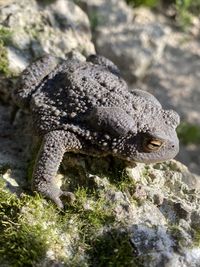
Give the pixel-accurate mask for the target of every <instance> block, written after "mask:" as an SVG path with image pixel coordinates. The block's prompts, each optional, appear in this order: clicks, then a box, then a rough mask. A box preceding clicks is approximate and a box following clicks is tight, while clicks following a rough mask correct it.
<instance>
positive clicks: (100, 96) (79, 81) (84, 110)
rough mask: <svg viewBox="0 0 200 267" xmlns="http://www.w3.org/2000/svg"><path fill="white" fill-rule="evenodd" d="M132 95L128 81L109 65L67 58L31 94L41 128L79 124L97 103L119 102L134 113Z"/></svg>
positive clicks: (98, 105) (32, 105) (32, 107)
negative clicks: (108, 66) (111, 69)
mask: <svg viewBox="0 0 200 267" xmlns="http://www.w3.org/2000/svg"><path fill="white" fill-rule="evenodd" d="M132 97H133V96H132V95H131V94H130V93H129V92H128V88H127V85H126V83H125V81H124V80H123V79H122V78H120V77H119V75H118V74H116V73H115V72H112V71H110V70H109V69H108V68H107V67H106V66H103V65H97V64H93V63H91V62H79V61H75V60H67V61H65V62H64V63H62V64H61V65H59V67H57V68H56V69H55V70H54V71H52V72H51V73H50V74H49V75H48V76H46V77H45V79H43V81H42V82H41V83H40V84H39V86H38V87H37V89H36V90H35V92H34V93H33V94H32V97H31V110H32V113H33V117H34V121H35V123H36V125H37V128H38V129H39V130H40V131H48V129H50V130H52V129H62V128H63V127H64V126H65V128H66V127H67V124H69V123H71V124H76V123H78V122H79V123H80V121H82V118H83V117H84V116H85V115H87V114H89V113H90V111H91V110H93V109H94V108H95V107H100V106H101V107H112V106H116V107H119V108H121V109H123V110H124V111H125V112H127V113H131V112H132V110H133V107H132Z"/></svg>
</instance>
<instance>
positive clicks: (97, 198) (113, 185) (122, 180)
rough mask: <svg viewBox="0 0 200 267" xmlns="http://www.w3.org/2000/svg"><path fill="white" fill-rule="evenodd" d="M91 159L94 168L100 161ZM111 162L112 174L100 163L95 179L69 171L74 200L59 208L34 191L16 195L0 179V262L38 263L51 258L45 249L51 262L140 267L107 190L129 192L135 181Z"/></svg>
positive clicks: (110, 194)
mask: <svg viewBox="0 0 200 267" xmlns="http://www.w3.org/2000/svg"><path fill="white" fill-rule="evenodd" d="M91 162H92V161H90V160H89V161H88V164H89V166H92V168H94V169H95V170H96V167H97V166H96V164H97V165H98V164H100V163H99V162H97V163H96V161H94V162H95V163H94V164H91ZM106 162H107V161H106ZM79 164H80V162H79ZM86 165H87V163H86ZM101 165H102V166H103V164H102V163H101ZM80 166H82V164H80V165H79V167H80ZM113 166H114V167H113V168H116V166H118V168H116V170H115V172H113V170H111V169H112V168H111V169H110V170H109V171H108V173H109V174H110V176H107V175H106V170H107V167H108V166H107V164H105V165H104V167H105V172H104V171H103V174H102V175H101V176H100V175H99V176H100V177H102V179H100V178H98V179H99V180H95V179H96V178H95V177H96V176H95V174H94V176H92V177H93V178H89V177H85V178H83V177H82V180H81V178H80V179H78V178H76V179H74V176H73V175H72V177H69V180H70V179H74V181H73V184H72V188H73V192H74V194H75V196H76V199H75V201H74V202H73V203H71V204H70V203H66V204H65V210H64V211H59V210H58V209H57V208H56V206H55V205H54V204H53V203H52V202H51V201H46V200H44V199H43V198H41V197H40V196H39V195H35V196H28V195H26V194H23V195H21V196H20V197H17V196H16V195H13V194H11V193H10V192H8V191H6V190H5V185H4V184H3V183H1V184H0V221H1V222H0V231H1V239H0V264H5V265H8V266H16V267H18V266H36V265H38V264H39V266H40V265H41V266H43V265H42V264H43V263H44V262H45V264H46V263H49V262H50V259H48V257H47V254H48V252H49V251H50V252H53V257H54V262H57V263H58V264H61V263H62V264H63V266H70V267H79V266H81V267H82V266H86V267H87V266H88V267H89V266H94V265H95V266H134V267H135V266H140V265H139V260H138V259H137V257H136V256H135V255H134V252H133V248H132V246H131V244H130V241H129V234H128V230H126V225H125V222H123V221H121V222H120V221H119V220H116V208H117V206H118V205H119V203H117V202H118V201H117V200H116V201H113V200H112V194H114V193H115V192H119V190H122V191H123V192H129V194H131V193H132V191H133V190H134V182H133V181H131V180H130V179H129V178H128V176H127V175H126V173H125V172H124V171H123V168H121V167H122V166H121V164H119V163H118V164H117V165H116V164H114V165H113ZM120 166H121V167H120ZM73 168H74V169H76V168H75V167H73ZM81 168H83V167H81ZM98 169H99V168H98ZM78 173H79V172H78V171H76V172H75V173H74V175H75V174H76V175H77V174H78ZM79 174H80V173H79ZM83 174H84V172H81V175H83ZM111 174H112V175H111ZM70 175H71V173H70ZM115 175H116V176H115ZM114 176H115V178H116V180H115V179H114ZM98 183H100V184H98ZM79 184H81V186H80V185H79ZM130 198H131V196H130ZM119 201H121V200H119ZM108 229H109V230H108ZM121 229H124V230H123V231H122V230H121ZM107 230H108V231H107ZM136 263H137V264H136Z"/></svg>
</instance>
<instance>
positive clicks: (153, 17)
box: [0, 0, 200, 175]
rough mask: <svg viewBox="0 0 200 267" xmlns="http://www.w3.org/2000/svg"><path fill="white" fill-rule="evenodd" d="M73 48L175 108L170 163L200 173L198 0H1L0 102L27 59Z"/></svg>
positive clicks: (199, 22)
mask: <svg viewBox="0 0 200 267" xmlns="http://www.w3.org/2000/svg"><path fill="white" fill-rule="evenodd" d="M72 50H78V51H79V52H81V53H82V54H83V55H85V56H87V55H89V54H91V53H95V51H96V52H97V53H99V54H102V55H104V56H106V57H108V58H110V59H111V60H112V61H113V62H115V63H116V64H117V65H118V66H119V68H120V69H121V71H122V75H123V77H124V78H125V79H126V81H127V82H128V83H129V86H130V88H140V89H142V90H147V91H148V92H150V93H153V94H154V95H155V96H156V97H157V98H158V99H159V101H160V102H161V103H162V105H163V107H164V108H172V109H174V110H176V111H177V112H178V113H179V114H180V116H181V125H180V126H179V127H178V129H177V131H178V135H179V138H180V142H181V149H180V153H179V155H178V156H177V159H178V160H180V161H181V162H183V163H184V164H186V165H187V166H188V167H189V170H191V171H192V172H194V173H196V174H198V175H200V167H199V166H200V153H199V148H200V71H199V70H200V0H193V1H192V0H182V1H181V0H169V1H168V0H165V1H164V0H163V1H161V0H126V1H125V0H110V1H107V0H74V1H67V0H57V1H54V0H43V1H42V0H38V1H36V0H30V1H27V0H21V1H17V0H15V1H14V0H0V99H1V103H7V102H8V100H9V93H10V91H11V90H12V87H13V86H14V85H15V81H16V77H17V76H18V75H19V74H20V72H21V71H22V70H23V69H24V68H25V67H26V66H27V64H28V63H29V62H31V61H32V60H33V59H35V58H37V57H39V56H41V55H42V54H44V53H52V54H54V55H57V56H59V57H65V56H66V54H67V53H68V52H70V51H72ZM0 109H1V110H0V111H1V114H4V112H5V110H4V107H3V106H2V107H0ZM6 112H7V111H6ZM1 116H3V115H1ZM5 116H7V115H5ZM5 118H7V117H5ZM5 118H4V119H5ZM1 120H3V117H2V118H1ZM5 121H7V119H5ZM2 125H3V126H2V127H3V128H4V129H5V128H6V127H8V125H7V126H5V125H6V124H5V123H4V124H2ZM6 142H7V141H5V137H4V139H3V140H2V142H1V143H2V144H3V143H5V144H6V146H8V145H7V143H6ZM2 160H4V158H3V159H2Z"/></svg>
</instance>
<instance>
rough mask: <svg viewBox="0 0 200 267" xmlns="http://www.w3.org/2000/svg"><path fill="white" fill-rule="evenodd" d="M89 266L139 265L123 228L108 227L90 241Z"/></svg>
mask: <svg viewBox="0 0 200 267" xmlns="http://www.w3.org/2000/svg"><path fill="white" fill-rule="evenodd" d="M91 247H92V249H91V250H89V253H90V256H91V258H92V263H91V266H98V267H104V266H109V267H122V266H123V267H140V266H142V264H141V263H139V261H138V260H137V257H134V249H133V247H132V246H131V243H130V240H129V236H128V234H127V233H126V231H123V229H108V230H107V231H105V232H104V233H103V235H100V236H99V237H97V238H96V239H95V240H93V241H92V242H91Z"/></svg>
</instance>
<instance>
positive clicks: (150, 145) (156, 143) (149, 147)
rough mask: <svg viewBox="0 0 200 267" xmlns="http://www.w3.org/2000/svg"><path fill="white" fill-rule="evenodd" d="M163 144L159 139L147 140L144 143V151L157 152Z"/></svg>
mask: <svg viewBox="0 0 200 267" xmlns="http://www.w3.org/2000/svg"><path fill="white" fill-rule="evenodd" d="M162 145H163V142H162V141H161V140H158V139H146V140H145V141H144V151H146V152H153V151H157V150H159V149H160V148H161V146H162Z"/></svg>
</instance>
